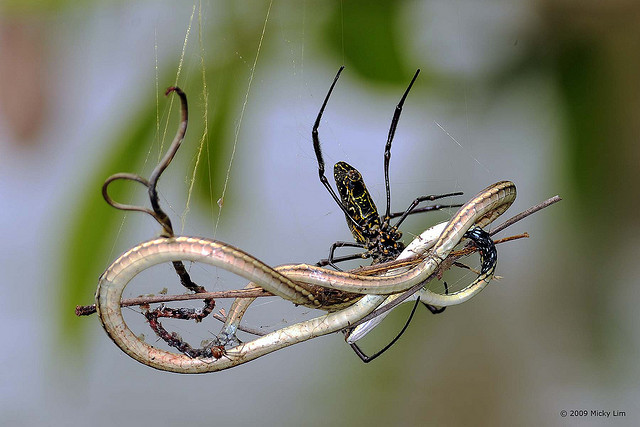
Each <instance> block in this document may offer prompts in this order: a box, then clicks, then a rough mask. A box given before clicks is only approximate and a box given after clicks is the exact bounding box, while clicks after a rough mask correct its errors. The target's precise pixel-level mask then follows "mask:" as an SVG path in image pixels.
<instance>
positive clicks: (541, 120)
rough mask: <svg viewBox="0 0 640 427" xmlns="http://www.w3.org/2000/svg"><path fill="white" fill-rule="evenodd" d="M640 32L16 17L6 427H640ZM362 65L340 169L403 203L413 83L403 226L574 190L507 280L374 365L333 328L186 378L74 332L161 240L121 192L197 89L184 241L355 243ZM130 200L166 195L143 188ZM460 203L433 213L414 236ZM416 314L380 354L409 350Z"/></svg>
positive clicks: (177, 165) (511, 255)
mask: <svg viewBox="0 0 640 427" xmlns="http://www.w3.org/2000/svg"><path fill="white" fill-rule="evenodd" d="M639 23H640V3H638V2H636V1H631V0H629V1H625V0H615V1H609V2H606V4H605V3H604V2H596V1H584V0H583V1H580V2H577V1H572V0H561V1H547V0H530V1H524V0H523V1H519V2H511V1H501V0H493V1H482V2H477V1H470V0H466V1H465V0H456V1H445V0H441V1H396V2H378V3H375V2H374V3H373V4H372V3H371V2H365V1H361V0H351V1H345V2H337V1H334V2H331V1H329V2H298V1H278V2H273V4H269V3H268V2H250V1H211V2H195V3H193V4H190V3H179V4H175V2H169V1H164V2H141V1H138V2H126V3H125V2H83V3H81V4H78V3H75V2H67V1H64V0H58V1H48V2H47V1H26V2H18V1H4V2H3V3H2V4H1V5H0V81H2V83H3V90H2V92H0V219H1V220H0V230H1V234H2V239H1V240H0V253H1V256H0V274H1V275H2V285H1V289H2V298H1V299H0V318H1V319H2V321H1V322H0V325H2V326H1V328H2V336H3V339H4V340H5V341H4V342H5V344H4V345H2V350H1V351H0V357H1V360H0V366H1V367H0V378H1V381H0V387H1V388H0V397H1V398H0V424H2V425H7V426H14V425H15V426H20V425H86V424H89V423H90V424H91V425H96V426H102V425H113V424H120V425H130V424H133V423H136V424H138V423H145V424H153V425H166V424H169V423H177V422H180V423H182V424H193V423H205V424H214V423H226V424H232V425H243V424H248V423H255V422H259V423H260V424H261V425H302V424H304V425H326V424H338V425H380V424H391V425H414V424H417V423H431V424H438V425H469V424H474V425H496V424H498V425H511V424H514V423H516V422H517V423H518V424H519V425H540V424H545V425H566V424H576V425H577V424H580V425H585V423H586V424H589V423H591V424H597V423H599V422H601V421H602V420H601V419H600V418H598V417H581V418H575V417H574V418H572V417H567V418H562V417H561V416H560V412H561V411H562V410H567V411H571V410H588V411H591V410H605V411H624V412H626V416H625V417H617V418H615V419H614V420H613V421H614V422H616V424H621V425H634V424H637V423H638V421H639V420H640V416H639V415H638V412H637V410H636V409H634V408H635V403H637V402H638V401H639V400H640V389H639V388H638V383H639V379H640V367H639V366H638V363H637V360H638V358H639V356H640V329H639V328H638V325H639V324H640V314H639V312H638V310H637V309H636V306H637V304H638V302H640V295H639V293H638V284H639V283H638V282H639V281H640V280H639V279H640V274H639V273H638V268H637V261H638V256H637V254H636V250H637V244H638V242H639V235H640V228H639V227H638V225H637V215H636V212H637V210H638V208H639V207H640V206H639V205H640V198H639V196H638V195H639V194H640V192H639V186H640V180H639V176H638V175H639V172H638V169H639V168H638V165H639V163H640V162H639V160H640V153H639V150H640V144H638V135H640V129H639V126H640V84H639V80H638V70H640V25H638V24H639ZM343 64H344V65H345V66H346V69H345V71H344V73H343V75H342V77H341V79H340V81H339V83H338V85H337V87H336V90H335V91H334V94H333V96H332V99H331V102H330V104H329V107H328V108H327V111H326V113H325V115H324V119H323V122H322V125H321V128H320V135H321V140H322V142H323V147H324V150H325V156H326V160H327V163H328V164H329V165H332V164H333V163H335V162H336V161H339V160H345V161H347V162H349V163H351V164H353V165H354V166H355V167H357V168H358V169H359V170H360V171H361V172H362V174H363V175H364V177H365V179H366V181H367V184H368V186H369V188H370V190H371V192H372V194H373V197H374V198H375V199H376V200H377V201H378V205H379V206H383V205H384V180H383V169H382V152H383V147H384V142H385V140H386V136H387V132H388V127H389V123H390V120H391V116H392V114H393V110H394V108H395V105H396V103H397V102H398V99H399V98H400V96H401V94H402V92H403V91H404V90H405V88H406V85H407V84H408V82H409V80H410V79H411V76H412V75H413V73H414V72H415V69H416V68H421V69H422V73H421V74H420V77H419V78H418V80H417V82H416V84H415V86H414V88H413V89H412V92H411V94H410V95H409V98H408V99H407V102H406V104H405V108H404V112H403V116H402V119H401V121H400V125H399V127H398V131H397V134H396V138H395V141H394V146H393V151H392V154H393V156H392V160H391V189H392V203H393V206H394V209H395V210H403V209H404V208H405V207H406V206H407V205H408V204H409V203H410V201H411V200H413V198H414V197H416V196H418V195H422V194H438V193H446V192H451V191H464V192H465V197H471V196H472V195H473V194H475V193H477V192H478V191H479V190H481V189H483V188H484V187H486V186H487V185H489V184H491V183H493V182H496V181H499V180H503V179H509V180H512V181H514V182H515V183H516V185H517V187H518V199H517V200H516V202H515V204H514V206H513V207H512V208H511V209H510V211H509V213H510V214H515V213H517V212H519V211H521V210H524V209H526V208H528V207H530V206H531V205H534V204H536V203H538V202H540V201H542V200H544V199H546V198H548V197H551V196H553V195H555V194H560V195H561V196H562V197H563V199H564V201H563V202H561V203H560V204H558V205H555V206H553V207H551V208H549V209H547V210H544V211H542V212H540V213H538V214H536V215H534V216H532V217H529V218H527V219H526V220H525V221H523V222H521V223H518V224H517V225H515V226H513V227H511V228H510V229H509V230H508V232H509V234H514V233H520V232H524V231H527V232H529V233H530V235H531V238H530V239H528V240H520V241H516V242H511V243H507V244H505V245H502V246H501V247H499V264H498V274H499V275H500V276H503V279H502V280H500V281H499V282H496V283H494V284H492V285H491V286H489V287H488V288H487V289H486V290H485V291H484V292H483V293H482V294H480V295H479V296H478V297H476V298H474V299H473V300H471V301H470V302H468V303H465V304H463V305H461V306H457V307H452V308H450V309H449V310H447V311H446V312H445V313H444V314H442V315H439V316H432V315H430V314H429V313H428V312H427V311H426V310H419V311H418V313H417V314H416V317H415V318H414V321H413V323H412V325H411V327H410V328H409V330H408V332H407V333H406V334H405V336H404V337H403V339H401V340H400V341H399V343H398V344H396V345H395V346H394V347H393V348H392V349H391V350H389V351H388V353H387V354H385V355H383V356H382V357H381V358H379V359H378V360H376V361H375V362H373V363H371V364H369V365H364V364H362V363H361V362H360V361H359V360H358V359H357V358H356V357H355V355H353V354H352V353H351V350H350V349H349V348H348V346H347V345H345V343H344V341H343V339H342V336H341V335H330V336H327V337H322V338H319V339H315V340H312V341H310V342H306V343H303V344H299V345H296V346H293V347H290V348H288V349H285V350H282V351H278V352H276V353H273V354H271V355H268V356H266V357H263V358H260V359H258V360H256V361H253V362H251V363H249V364H246V365H242V366H240V367H237V368H233V369H231V370H227V371H223V372H218V373H213V374H206V375H199V376H186V375H176V374H168V373H164V372H159V371H155V370H153V369H151V368H148V367H146V366H143V365H141V364H139V363H137V362H135V361H133V360H132V359H130V358H129V357H128V356H126V355H125V354H124V353H122V352H121V351H120V350H119V349H118V348H117V347H115V346H114V345H113V343H112V342H111V341H110V340H109V339H108V338H107V336H106V335H105V334H104V332H103V331H102V328H101V326H100V324H99V322H98V319H97V318H96V317H95V316H93V317H85V318H76V317H75V316H74V307H75V305H77V304H90V303H91V302H92V299H93V293H94V292H95V287H96V284H97V279H98V276H99V275H100V274H101V273H102V271H103V270H104V269H105V268H106V267H107V266H108V265H109V264H110V263H111V262H112V261H113V260H114V259H115V258H116V257H117V256H118V254H120V253H121V252H122V251H124V250H126V249H127V248H130V247H132V246H134V245H135V244H137V243H139V242H140V241H143V240H146V239H149V238H152V237H153V236H155V235H156V234H157V233H158V232H159V227H158V226H157V225H155V224H154V223H153V221H152V220H151V219H150V218H147V217H145V216H143V215H138V214H129V215H124V214H123V213H122V212H119V211H116V210H115V209H112V208H110V207H109V206H108V205H107V204H106V203H104V201H103V200H102V197H101V195H100V186H101V184H102V182H103V181H104V179H105V178H106V177H107V176H109V175H110V174H112V173H115V172H121V171H128V172H135V173H139V174H141V175H143V176H148V175H149V173H150V171H151V170H152V169H153V167H154V166H155V164H156V163H157V160H158V158H159V156H160V155H161V154H162V152H163V151H164V149H166V146H167V144H168V142H169V141H170V140H171V138H172V136H173V133H174V132H175V123H176V122H177V118H178V116H177V110H178V109H177V107H178V103H177V102H176V100H172V99H171V98H165V97H164V96H163V92H164V89H165V88H166V87H168V86H171V85H173V84H175V83H177V84H178V85H180V86H181V87H182V88H183V89H184V90H185V91H186V92H187V94H188V95H189V101H190V113H191V121H190V123H189V131H188V134H187V138H186V139H185V143H184V145H183V148H182V149H181V151H180V152H179V153H178V156H177V158H176V161H175V162H174V163H173V164H172V165H171V167H170V168H169V170H167V173H166V175H165V176H163V179H162V180H161V181H160V191H161V194H162V202H163V203H164V206H167V210H168V212H169V214H170V215H171V216H172V219H173V221H174V224H176V228H177V229H178V230H180V231H179V232H180V234H187V235H197V236H203V237H214V236H215V238H217V239H220V240H223V241H226V242H229V243H231V244H233V245H235V246H238V247H241V248H243V249H244V250H246V251H248V252H249V253H251V254H253V255H255V256H256V257H258V258H260V259H262V260H263V261H265V262H267V263H268V264H270V265H277V264H283V263H291V262H315V261H317V260H318V259H320V258H324V257H325V256H326V253H327V250H328V247H329V245H330V244H331V243H332V242H333V241H336V240H350V239H351V238H350V234H349V231H348V229H347V227H346V224H345V221H344V215H343V214H342V212H341V211H340V210H339V209H338V208H337V207H336V206H335V204H334V202H333V201H332V200H331V198H330V197H329V195H328V194H327V193H326V190H325V189H324V188H323V187H322V185H321V184H320V183H319V182H318V178H317V164H316V161H315V157H314V154H313V149H312V145H311V127H312V125H313V122H314V120H315V117H316V114H317V111H318V109H319V107H320V104H321V102H322V99H323V98H324V96H325V94H326V91H327V90H328V88H329V85H330V83H331V80H332V79H333V76H334V74H335V72H336V71H337V69H338V68H339V66H340V65H343ZM163 144H164V145H163ZM200 147H202V149H201V150H200ZM328 170H329V175H330V174H331V172H330V170H331V168H330V166H328ZM194 171H195V172H194ZM225 183H226V184H225ZM225 186H226V189H225ZM114 190H115V191H114V194H115V196H116V197H118V198H119V199H120V200H130V201H132V202H136V203H143V202H144V194H142V193H144V191H142V189H141V188H140V187H139V186H135V185H125V184H122V185H119V186H118V187H117V188H115V189H114ZM223 191H224V200H223V208H222V209H219V208H218V200H219V199H221V198H222V196H223ZM188 194H190V197H189V200H187V195H188ZM451 213H452V212H451V211H449V212H443V213H440V214H439V216H438V215H435V216H428V215H426V216H424V215H423V216H418V217H413V218H411V220H410V221H407V223H406V224H405V226H404V228H403V230H404V232H405V242H408V241H409V240H410V238H411V236H412V235H413V234H416V233H419V232H420V231H421V230H423V229H425V228H426V227H427V226H430V225H432V224H433V223H435V222H437V221H438V220H442V219H445V218H446V217H447V216H448V215H450V214H451ZM504 235H507V233H504V232H503V233H502V234H501V237H502V236H504ZM409 309H410V307H408V306H405V307H402V308H401V309H399V310H396V312H394V314H393V315H391V316H390V317H389V318H388V319H387V320H386V321H385V323H384V324H383V325H382V328H381V329H382V331H381V332H379V333H377V332H376V333H374V334H372V337H368V338H367V340H366V342H365V344H364V345H365V346H366V347H367V348H368V349H376V348H379V347H381V346H382V345H384V344H385V343H386V341H387V340H388V339H389V337H391V336H393V333H394V331H397V330H398V329H399V328H400V327H401V325H402V323H403V322H404V321H405V319H406V316H407V315H408V312H409ZM217 327H218V326H217V325H214V326H210V328H211V329H215V328H217Z"/></svg>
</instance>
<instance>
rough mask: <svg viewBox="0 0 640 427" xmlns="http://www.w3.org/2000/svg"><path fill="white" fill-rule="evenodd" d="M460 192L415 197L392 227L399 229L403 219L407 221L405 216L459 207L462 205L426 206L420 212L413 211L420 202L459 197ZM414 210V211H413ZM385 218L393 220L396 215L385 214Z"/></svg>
mask: <svg viewBox="0 0 640 427" xmlns="http://www.w3.org/2000/svg"><path fill="white" fill-rule="evenodd" d="M461 195H462V192H461V191H458V192H455V193H447V194H439V195H433V194H432V195H429V196H420V197H416V198H415V199H414V201H413V202H411V204H410V205H409V207H408V208H407V209H406V210H405V211H404V212H403V213H402V214H401V215H399V216H400V219H399V220H398V222H396V224H395V226H394V227H396V228H397V227H399V226H400V224H402V223H403V222H404V220H405V219H407V216H409V215H411V214H414V213H418V212H428V211H433V210H438V209H442V208H445V207H460V206H462V205H437V206H426V207H425V208H422V210H420V211H419V210H417V209H415V207H416V206H418V205H419V204H420V203H422V202H432V201H434V200H438V199H442V198H445V197H453V196H461ZM414 209H415V210H414ZM387 217H388V218H389V219H391V218H395V217H396V214H387Z"/></svg>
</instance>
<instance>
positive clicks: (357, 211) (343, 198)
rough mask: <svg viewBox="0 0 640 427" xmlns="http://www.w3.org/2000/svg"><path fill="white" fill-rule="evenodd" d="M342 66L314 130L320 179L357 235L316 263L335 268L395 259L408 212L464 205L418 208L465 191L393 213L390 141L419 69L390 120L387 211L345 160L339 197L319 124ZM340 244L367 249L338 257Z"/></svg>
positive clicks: (338, 173) (337, 173) (338, 178)
mask: <svg viewBox="0 0 640 427" xmlns="http://www.w3.org/2000/svg"><path fill="white" fill-rule="evenodd" d="M343 69H344V66H342V67H340V69H339V70H338V73H337V74H336V77H335V78H334V80H333V83H332V84H331V87H330V88H329V92H328V93H327V96H326V97H325V99H324V102H323V104H322V107H321V108H320V112H319V113H318V117H317V118H316V121H315V124H314V126H313V130H312V132H311V135H312V138H313V148H314V150H315V153H316V158H317V160H318V175H319V177H320V182H321V183H322V185H324V186H325V188H326V189H327V191H328V192H329V194H331V197H333V200H335V202H336V203H337V204H338V206H339V207H340V209H341V210H342V211H343V212H344V214H345V217H346V219H347V225H348V226H349V229H350V230H351V234H352V235H353V238H354V239H355V242H342V241H338V242H335V243H333V244H332V245H331V248H330V249H329V258H328V259H326V260H321V261H320V262H318V264H317V265H318V266H325V265H330V266H332V267H333V268H335V269H336V270H340V269H339V268H338V267H337V266H336V265H335V263H337V262H342V261H348V260H353V259H358V258H363V259H366V258H371V259H372V261H373V264H379V263H381V262H385V261H391V260H394V259H396V258H397V257H398V255H400V253H401V252H402V250H403V249H404V244H403V243H402V242H401V241H400V238H402V232H401V231H400V230H399V229H398V227H399V226H400V224H402V223H403V222H404V220H405V219H406V218H407V217H408V216H409V215H412V214H416V213H420V212H428V211H436V210H440V209H444V208H454V207H460V206H462V205H460V204H454V205H435V206H425V207H422V208H417V206H418V205H419V204H420V203H422V202H425V201H434V200H437V199H441V198H445V197H452V196H459V195H462V192H455V193H449V194H441V195H429V196H420V197H418V198H416V199H415V200H414V201H413V202H412V203H411V204H410V205H409V207H408V208H407V209H406V210H405V211H404V212H396V213H390V211H391V193H390V187H389V161H390V159H391V143H392V142H393V136H394V135H395V132H396V127H397V126H398V121H399V120H400V114H401V113H402V106H403V105H404V101H405V99H406V97H407V95H408V94H409V91H410V90H411V87H412V86H413V83H414V82H415V80H416V78H417V77H418V74H419V73H420V70H417V71H416V73H415V75H414V76H413V79H412V80H411V83H409V87H407V89H406V91H405V92H404V95H402V98H401V99H400V102H399V103H398V105H397V106H396V109H395V113H394V115H393V120H392V121H391V127H390V128H389V136H388V137H387V143H386V145H385V149H384V183H385V191H386V196H387V204H386V209H385V213H384V215H380V214H378V209H377V207H376V205H375V203H374V202H373V199H372V198H371V195H370V194H369V190H367V187H366V185H365V183H364V180H363V179H362V175H361V174H360V172H358V170H357V169H356V168H354V167H353V166H351V165H349V164H348V163H346V162H338V163H336V164H335V166H334V168H333V176H334V179H335V182H336V187H337V188H338V193H339V194H340V197H338V195H337V194H336V193H335V191H334V190H333V188H332V187H331V185H330V184H329V181H328V180H327V177H326V176H325V172H324V171H325V165H324V159H323V156H322V149H321V147H320V138H319V136H318V128H319V127H320V120H321V119H322V114H323V113H324V109H325V107H326V106H327V102H328V101H329V97H330V96H331V93H332V92H333V88H334V87H335V85H336V83H337V81H338V78H339V77H340V73H342V70H343ZM398 217H399V218H400V219H398V221H397V222H396V223H395V224H393V225H392V224H391V219H393V218H398ZM340 247H355V248H363V249H365V251H364V252H362V253H358V254H352V255H346V256H342V257H335V256H334V254H335V250H336V249H337V248H340Z"/></svg>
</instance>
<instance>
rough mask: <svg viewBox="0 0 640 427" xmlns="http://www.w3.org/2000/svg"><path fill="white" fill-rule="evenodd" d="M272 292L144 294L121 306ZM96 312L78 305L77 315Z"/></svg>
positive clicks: (124, 302)
mask: <svg viewBox="0 0 640 427" xmlns="http://www.w3.org/2000/svg"><path fill="white" fill-rule="evenodd" d="M271 296H273V294H272V293H270V292H267V291H265V290H264V289H262V288H255V289H234V290H230V291H220V292H200V293H196V294H185V295H153V296H143V297H137V298H127V299H123V300H122V301H121V302H120V306H121V307H130V306H133V305H147V304H155V303H160V302H170V301H188V300H201V299H216V298H257V297H271ZM95 312H96V305H95V304H91V305H77V306H76V316H89V315H91V314H94V313H95Z"/></svg>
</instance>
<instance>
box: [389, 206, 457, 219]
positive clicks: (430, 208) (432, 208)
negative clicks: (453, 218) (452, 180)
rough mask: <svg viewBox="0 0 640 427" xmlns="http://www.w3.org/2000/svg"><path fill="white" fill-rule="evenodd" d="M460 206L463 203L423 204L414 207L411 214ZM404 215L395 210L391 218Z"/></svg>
mask: <svg viewBox="0 0 640 427" xmlns="http://www.w3.org/2000/svg"><path fill="white" fill-rule="evenodd" d="M460 206H462V204H461V203H458V204H453V205H432V206H423V207H421V208H415V209H413V210H412V211H411V212H409V215H414V214H419V213H424V212H431V211H439V210H441V209H450V208H459V207H460ZM402 215H404V212H394V213H392V214H391V215H389V219H393V218H398V217H399V216H402Z"/></svg>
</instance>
